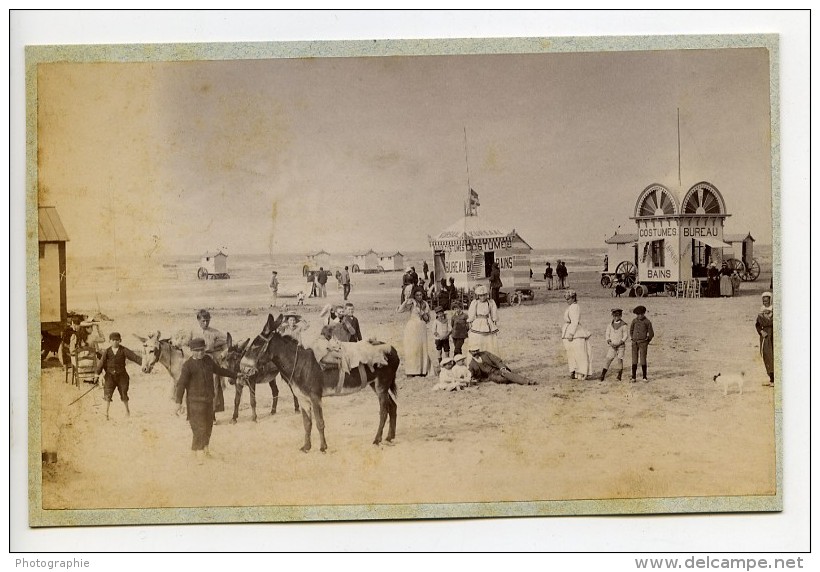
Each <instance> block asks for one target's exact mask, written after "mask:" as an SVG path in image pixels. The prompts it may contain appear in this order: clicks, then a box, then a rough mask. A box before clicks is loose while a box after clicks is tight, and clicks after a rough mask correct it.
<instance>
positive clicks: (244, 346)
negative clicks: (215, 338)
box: [239, 338, 251, 352]
mask: <svg viewBox="0 0 820 572" xmlns="http://www.w3.org/2000/svg"><path fill="white" fill-rule="evenodd" d="M249 343H251V339H250V338H248V339H247V340H245V341H244V342H242V343H241V344H239V351H240V352H244V351H245V349H246V348H247V347H248V344H249Z"/></svg>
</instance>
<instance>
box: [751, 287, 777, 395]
mask: <svg viewBox="0 0 820 572" xmlns="http://www.w3.org/2000/svg"><path fill="white" fill-rule="evenodd" d="M761 298H762V299H763V305H762V306H761V307H760V312H758V314H757V320H756V321H755V329H756V330H757V335H758V336H760V356H761V357H762V358H763V364H764V365H765V366H766V373H768V374H769V381H768V382H766V383H764V384H763V385H764V386H768V387H774V337H773V336H774V308H772V293H771V292H763V294H761Z"/></svg>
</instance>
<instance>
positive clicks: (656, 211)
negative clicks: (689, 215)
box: [635, 184, 679, 217]
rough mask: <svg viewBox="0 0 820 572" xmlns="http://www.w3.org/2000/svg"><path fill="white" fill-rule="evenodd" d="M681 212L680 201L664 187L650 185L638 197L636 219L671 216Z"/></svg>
mask: <svg viewBox="0 0 820 572" xmlns="http://www.w3.org/2000/svg"><path fill="white" fill-rule="evenodd" d="M678 212H679V208H678V201H677V200H676V199H675V197H674V195H673V194H672V193H671V192H670V191H669V189H667V188H666V187H664V186H663V185H657V184H655V185H650V186H648V187H647V188H646V189H644V191H643V192H642V193H641V196H640V197H638V203H637V204H636V205H635V216H636V217H647V216H670V215H676V214H678Z"/></svg>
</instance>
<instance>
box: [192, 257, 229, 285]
mask: <svg viewBox="0 0 820 572" xmlns="http://www.w3.org/2000/svg"><path fill="white" fill-rule="evenodd" d="M196 276H197V278H199V279H200V280H223V279H228V278H230V277H231V275H230V274H228V255H227V254H225V253H224V252H222V251H221V250H218V251H217V252H216V253H214V254H211V253H210V252H206V253H205V254H203V255H202V259H201V260H200V261H199V268H198V269H197V271H196Z"/></svg>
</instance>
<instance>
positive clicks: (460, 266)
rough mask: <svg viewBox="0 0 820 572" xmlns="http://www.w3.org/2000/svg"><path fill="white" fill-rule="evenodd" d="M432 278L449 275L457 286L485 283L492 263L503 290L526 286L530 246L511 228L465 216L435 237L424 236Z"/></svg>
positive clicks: (474, 216) (528, 276)
mask: <svg viewBox="0 0 820 572" xmlns="http://www.w3.org/2000/svg"><path fill="white" fill-rule="evenodd" d="M428 241H429V243H430V248H431V249H432V251H433V261H434V264H433V266H434V269H435V273H436V279H439V278H446V279H448V280H449V279H450V278H453V279H454V282H455V285H456V286H457V287H459V288H465V289H467V290H471V289H473V288H475V286H477V285H478V284H484V285H485V286H487V285H489V280H490V272H491V271H492V267H493V263H495V262H497V263H498V265H499V268H500V269H501V281H502V282H503V283H504V287H503V288H504V290H525V289H529V288H530V254H531V252H532V247H531V246H530V245H529V244H527V242H526V241H525V240H524V239H523V238H521V236H520V235H519V234H518V233H517V232H516V230H515V229H514V228H505V227H502V226H499V225H494V224H492V223H488V222H486V221H484V220H482V219H481V217H479V216H478V215H471V214H468V215H465V216H464V217H462V218H460V219H458V220H457V221H455V222H454V223H453V224H452V225H450V226H449V227H447V228H445V229H444V230H442V231H441V232H440V233H438V234H437V235H436V236H428Z"/></svg>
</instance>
